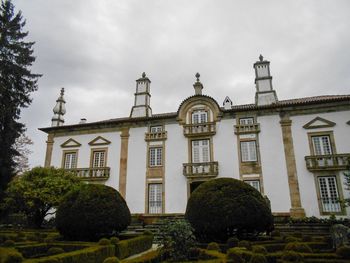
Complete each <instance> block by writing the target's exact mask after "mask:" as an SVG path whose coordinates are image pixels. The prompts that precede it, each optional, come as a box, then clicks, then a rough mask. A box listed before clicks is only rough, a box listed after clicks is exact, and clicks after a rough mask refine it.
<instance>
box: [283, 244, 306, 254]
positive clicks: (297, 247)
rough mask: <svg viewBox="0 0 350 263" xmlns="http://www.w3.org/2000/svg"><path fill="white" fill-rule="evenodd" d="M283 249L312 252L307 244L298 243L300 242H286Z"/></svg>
mask: <svg viewBox="0 0 350 263" xmlns="http://www.w3.org/2000/svg"><path fill="white" fill-rule="evenodd" d="M284 250H286V251H295V252H301V253H312V249H311V248H310V247H309V245H307V244H304V243H300V242H291V243H288V244H287V245H286V246H285V247H284Z"/></svg>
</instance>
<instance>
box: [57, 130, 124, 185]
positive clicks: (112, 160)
mask: <svg viewBox="0 0 350 263" xmlns="http://www.w3.org/2000/svg"><path fill="white" fill-rule="evenodd" d="M98 136H102V137H103V138H105V139H107V140H109V141H110V142H111V143H110V144H108V145H97V146H90V145H89V142H91V141H92V140H93V139H95V138H96V137H98ZM70 138H72V139H74V140H76V141H77V142H79V143H80V144H81V146H80V147H70V148H62V147H61V144H62V143H64V142H66V141H67V140H68V139H70ZM94 148H108V154H107V167H110V168H111V170H110V178H109V179H108V180H107V181H106V182H105V184H106V185H108V186H111V187H113V188H115V189H117V190H118V188H119V160H120V133H119V132H108V133H95V134H83V135H73V136H62V137H55V138H54V145H53V151H52V158H51V165H52V166H55V167H62V158H63V151H64V150H78V160H77V168H88V167H90V157H91V149H94Z"/></svg>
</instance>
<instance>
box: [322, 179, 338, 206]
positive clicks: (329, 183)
mask: <svg viewBox="0 0 350 263" xmlns="http://www.w3.org/2000/svg"><path fill="white" fill-rule="evenodd" d="M318 183H319V190H320V198H321V205H322V211H323V212H341V207H340V203H339V194H338V188H337V182H336V178H335V176H322V177H318Z"/></svg>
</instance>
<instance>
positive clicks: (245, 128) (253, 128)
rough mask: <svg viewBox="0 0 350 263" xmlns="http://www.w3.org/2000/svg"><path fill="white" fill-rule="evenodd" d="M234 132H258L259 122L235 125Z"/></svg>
mask: <svg viewBox="0 0 350 263" xmlns="http://www.w3.org/2000/svg"><path fill="white" fill-rule="evenodd" d="M234 127H235V134H245V133H258V132H260V124H259V123H254V124H245V125H235V126H234Z"/></svg>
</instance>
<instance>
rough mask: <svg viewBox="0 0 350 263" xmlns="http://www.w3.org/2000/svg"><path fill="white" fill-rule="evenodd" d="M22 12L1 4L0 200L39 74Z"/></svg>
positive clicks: (11, 172) (4, 2) (5, 1)
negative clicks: (34, 68)
mask: <svg viewBox="0 0 350 263" xmlns="http://www.w3.org/2000/svg"><path fill="white" fill-rule="evenodd" d="M25 24H26V22H25V20H24V19H23V17H22V13H21V11H19V12H17V13H15V11H14V5H13V4H12V2H11V0H1V6H0V200H1V199H2V197H3V193H4V190H5V188H6V186H7V184H8V183H9V181H10V180H11V178H12V177H13V176H14V171H15V166H16V163H15V160H14V157H15V156H18V154H19V153H18V151H17V150H16V149H15V147H14V145H15V141H16V139H17V138H18V137H20V135H21V134H22V133H23V132H24V130H25V125H24V124H23V123H20V122H19V121H18V120H19V118H20V114H21V109H22V108H25V107H28V105H29V104H30V103H31V98H30V93H31V92H33V91H35V90H37V88H38V86H37V81H38V78H39V77H40V75H38V74H32V73H31V70H30V66H32V63H33V62H34V61H35V57H34V56H33V49H32V47H33V45H34V42H26V41H25V38H26V37H27V35H28V32H26V31H24V30H23V28H24V26H25Z"/></svg>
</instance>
